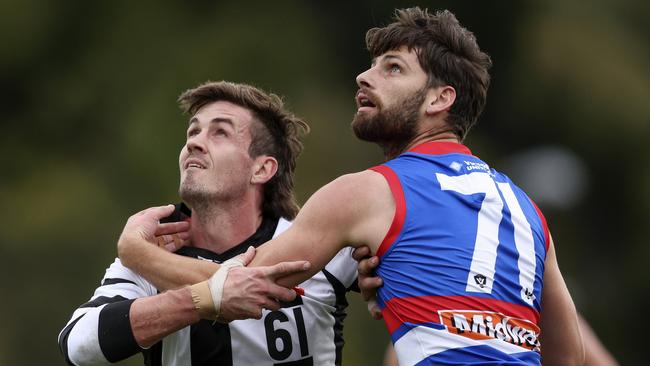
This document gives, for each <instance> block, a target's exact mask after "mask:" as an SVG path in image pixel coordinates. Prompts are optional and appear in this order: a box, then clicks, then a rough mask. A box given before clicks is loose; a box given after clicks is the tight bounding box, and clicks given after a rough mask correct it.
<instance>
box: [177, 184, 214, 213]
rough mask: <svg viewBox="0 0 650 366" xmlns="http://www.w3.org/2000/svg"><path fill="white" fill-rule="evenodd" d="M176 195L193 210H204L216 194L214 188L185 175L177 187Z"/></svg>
mask: <svg viewBox="0 0 650 366" xmlns="http://www.w3.org/2000/svg"><path fill="white" fill-rule="evenodd" d="M178 195H179V197H180V198H181V200H183V202H185V203H186V204H187V205H188V206H190V207H191V208H192V209H193V210H198V211H205V210H206V209H208V208H209V207H210V206H211V203H212V202H215V200H216V199H217V196H218V194H217V193H216V192H214V189H212V190H211V189H209V188H208V187H205V186H204V185H203V184H201V183H199V182H197V181H196V179H195V178H194V177H192V176H187V177H185V179H184V180H183V181H182V182H181V184H180V186H179V187H178Z"/></svg>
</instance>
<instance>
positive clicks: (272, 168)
mask: <svg viewBox="0 0 650 366" xmlns="http://www.w3.org/2000/svg"><path fill="white" fill-rule="evenodd" d="M277 172H278V161H277V160H275V158H274V157H272V156H268V155H260V156H258V157H256V158H255V162H254V163H253V175H252V176H251V183H252V184H264V183H266V182H268V181H269V180H271V178H273V176H274V175H275V173H277Z"/></svg>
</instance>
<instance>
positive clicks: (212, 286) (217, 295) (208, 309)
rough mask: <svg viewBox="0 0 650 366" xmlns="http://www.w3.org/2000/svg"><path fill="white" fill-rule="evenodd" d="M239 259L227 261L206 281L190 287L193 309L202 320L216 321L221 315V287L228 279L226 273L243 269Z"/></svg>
mask: <svg viewBox="0 0 650 366" xmlns="http://www.w3.org/2000/svg"><path fill="white" fill-rule="evenodd" d="M243 266H244V263H243V261H242V260H241V259H240V258H239V257H235V258H232V259H229V260H227V261H225V262H223V263H222V264H221V267H219V269H218V270H217V272H215V273H214V274H213V275H212V277H210V278H209V279H208V280H207V281H203V282H199V283H197V284H194V285H192V286H190V291H191V293H192V302H193V303H194V308H195V309H196V310H197V312H198V313H199V316H200V317H201V318H203V319H210V320H218V319H219V315H220V314H221V299H222V297H223V286H224V284H225V282H226V278H228V272H230V269H232V268H235V267H243Z"/></svg>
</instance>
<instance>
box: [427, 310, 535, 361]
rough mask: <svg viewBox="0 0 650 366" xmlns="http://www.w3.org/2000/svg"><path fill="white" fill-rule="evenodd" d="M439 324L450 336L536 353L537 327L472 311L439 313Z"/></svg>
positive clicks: (488, 313)
mask: <svg viewBox="0 0 650 366" xmlns="http://www.w3.org/2000/svg"><path fill="white" fill-rule="evenodd" d="M438 315H439V316H440V321H441V322H442V324H443V325H444V326H445V327H447V330H448V331H449V332H451V333H454V334H458V335H461V336H463V337H467V338H471V339H476V340H485V339H499V340H502V341H504V342H508V343H512V344H514V345H517V346H520V347H523V348H526V349H528V350H533V351H536V352H539V350H540V344H539V339H538V338H539V327H538V326H537V325H535V324H533V323H531V322H529V321H527V320H523V319H517V318H513V317H509V316H505V315H503V314H501V313H495V312H490V311H474V310H440V311H438Z"/></svg>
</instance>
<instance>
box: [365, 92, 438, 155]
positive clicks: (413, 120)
mask: <svg viewBox="0 0 650 366" xmlns="http://www.w3.org/2000/svg"><path fill="white" fill-rule="evenodd" d="M425 97H426V88H422V89H420V90H417V91H415V92H414V93H412V94H410V95H406V96H404V97H403V98H400V99H399V100H395V101H394V103H393V106H391V107H388V108H385V109H379V110H378V111H377V113H376V114H375V115H374V116H368V115H366V114H356V115H355V116H354V119H353V120H352V130H353V131H354V134H355V135H356V136H357V138H359V139H360V140H363V141H368V142H374V143H377V144H378V145H379V146H381V147H382V149H384V153H385V154H386V156H392V155H395V153H399V152H400V150H401V149H402V148H403V147H405V146H406V145H408V143H409V142H410V141H411V140H412V139H413V138H415V136H416V135H417V122H418V119H419V117H420V108H421V107H422V103H423V102H424V99H425Z"/></svg>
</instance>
